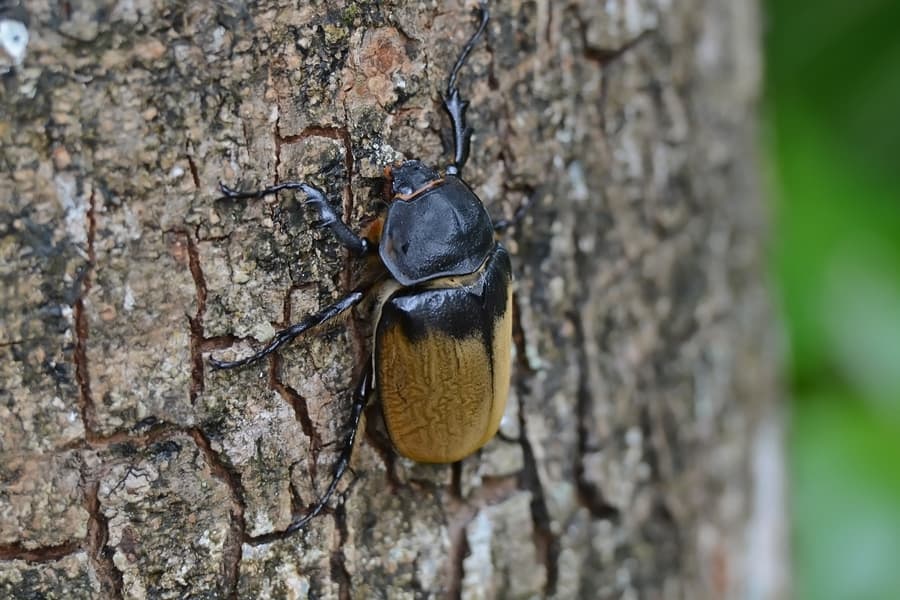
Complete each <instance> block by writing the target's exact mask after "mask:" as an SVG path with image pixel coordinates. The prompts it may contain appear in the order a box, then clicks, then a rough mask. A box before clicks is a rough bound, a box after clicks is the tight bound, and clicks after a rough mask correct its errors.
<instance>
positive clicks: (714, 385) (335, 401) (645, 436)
mask: <svg viewBox="0 0 900 600" xmlns="http://www.w3.org/2000/svg"><path fill="white" fill-rule="evenodd" d="M752 4H753V3H741V2H738V3H724V2H714V1H713V0H688V1H686V2H679V3H664V2H652V1H644V0H633V1H631V0H616V1H612V2H605V3H599V2H590V1H588V0H584V1H580V2H578V1H572V2H550V1H549V0H542V1H539V2H521V1H515V0H509V1H502V2H500V1H498V2H493V3H492V6H491V11H492V21H491V23H490V25H489V28H488V32H487V36H486V40H485V41H483V42H482V43H481V44H479V45H478V46H477V47H476V49H475V50H474V52H473V53H472V55H471V59H470V63H469V65H467V66H466V68H465V69H464V70H463V71H462V73H461V77H460V85H461V88H462V91H463V95H464V97H466V98H467V99H470V100H471V106H470V108H469V110H468V119H469V123H470V124H471V125H472V126H473V128H474V129H475V135H474V138H473V143H472V154H471V158H470V161H469V164H468V166H467V169H466V172H465V177H466V179H467V180H468V181H469V182H470V183H471V185H472V186H473V187H474V189H475V190H476V191H477V192H478V194H479V195H480V197H481V198H482V200H483V201H484V203H485V205H486V206H487V207H488V210H489V211H490V212H491V214H492V215H494V216H495V218H499V217H501V216H510V215H511V214H512V213H513V212H514V211H515V210H516V209H517V208H518V207H520V206H522V205H523V204H527V205H528V209H527V216H526V218H525V219H524V220H523V221H522V223H521V224H520V225H519V226H517V227H516V228H514V229H513V231H512V232H511V234H510V235H508V236H507V238H506V240H505V243H506V245H507V246H508V247H509V248H510V250H511V252H512V254H513V256H514V270H515V273H516V277H517V283H516V299H515V307H516V321H515V354H516V358H515V364H514V369H513V392H512V394H511V397H510V399H509V405H508V409H507V412H506V415H505V418H504V421H503V424H502V427H501V433H502V435H501V436H498V437H497V438H496V439H494V440H493V441H492V442H490V443H489V444H488V446H487V447H486V448H484V449H483V450H482V451H481V452H479V453H478V454H476V455H475V456H473V457H471V458H467V459H466V460H464V461H462V463H461V464H456V465H450V466H433V465H421V464H416V463H413V462H411V461H408V460H406V459H403V458H400V457H398V456H396V455H395V453H394V452H393V450H392V449H391V446H390V444H389V442H387V441H386V437H385V433H384V427H383V424H382V423H381V419H380V413H379V410H378V406H377V405H373V406H371V407H370V408H369V410H368V411H367V413H366V423H365V426H364V433H365V434H364V435H361V436H360V437H361V440H360V441H359V442H358V444H357V446H356V448H355V451H354V455H353V460H352V472H350V473H348V475H347V476H346V477H345V480H344V481H343V482H342V484H341V486H340V488H339V491H338V494H336V496H335V498H334V500H333V501H332V502H331V504H330V506H329V508H328V510H327V511H326V512H325V514H323V515H322V516H320V517H319V518H317V519H315V520H313V521H312V522H311V523H310V524H309V526H308V527H307V528H306V529H305V530H303V531H301V532H298V533H295V534H293V535H284V534H282V533H281V532H282V531H283V530H284V528H285V527H286V526H287V525H288V524H289V523H290V522H291V519H292V515H293V514H295V513H296V514H302V513H303V512H304V511H305V510H307V508H308V506H309V505H310V504H311V503H312V502H313V501H314V499H315V498H316V497H317V496H318V494H319V493H321V491H322V490H323V489H324V487H325V486H326V485H327V483H328V480H329V476H330V473H331V469H332V465H333V464H334V461H335V458H336V455H337V452H338V451H339V450H340V440H341V439H342V437H343V435H344V431H345V421H346V419H347V415H348V412H349V406H350V402H351V395H352V387H353V380H354V376H355V375H356V374H358V373H359V371H360V368H361V366H362V364H363V362H364V360H365V357H366V356H367V353H368V352H369V349H370V341H369V338H368V333H369V329H370V327H369V323H370V318H369V317H370V315H369V314H368V313H367V312H366V311H365V310H362V311H358V313H357V314H356V316H355V317H354V318H353V319H351V320H349V321H347V322H346V323H344V324H343V325H340V326H338V327H336V328H334V329H332V330H330V331H328V332H323V333H321V334H319V333H316V334H314V335H309V336H306V337H304V338H301V339H300V340H298V341H297V342H296V343H294V344H293V345H292V346H291V347H290V348H288V349H285V350H284V351H283V352H281V353H280V356H276V357H274V358H272V359H271V360H269V361H268V362H266V363H264V364H261V365H258V366H253V367H248V368H245V369H241V370H236V371H234V372H231V371H228V372H211V371H210V370H209V369H208V367H207V363H206V356H208V353H209V352H216V353H217V354H218V355H223V356H226V355H235V356H236V355H241V354H243V353H247V352H248V351H249V350H250V349H251V348H252V347H255V346H258V341H263V340H266V339H268V338H269V337H270V336H271V335H272V333H273V332H274V330H275V329H277V328H280V327H283V326H285V325H286V324H288V323H291V322H294V321H296V320H298V319H299V318H300V317H302V316H303V315H305V314H307V313H310V312H313V311H315V310H317V309H319V308H322V307H323V306H325V305H327V304H328V303H330V302H331V301H333V300H334V299H335V298H337V297H338V296H339V295H340V294H341V293H342V292H344V291H346V290H348V289H349V286H351V285H352V283H353V275H354V272H353V269H352V266H351V261H350V260H349V257H348V256H346V254H345V253H344V251H343V250H341V249H340V248H339V247H338V245H337V244H336V243H335V242H334V240H333V239H331V237H330V236H329V235H328V234H327V232H326V233H323V232H322V231H321V230H317V229H313V228H311V227H310V224H309V218H308V217H309V215H308V214H306V213H305V212H304V211H303V207H302V206H301V204H300V202H299V201H298V198H297V197H295V196H293V195H291V194H287V193H283V194H280V195H279V196H278V197H277V198H267V199H264V200H249V201H222V200H217V196H218V191H217V182H218V181H219V180H222V181H225V182H227V183H229V184H239V185H241V186H242V187H244V188H256V187H259V186H263V185H267V184H270V183H272V182H274V181H285V180H288V179H299V178H303V179H306V180H308V181H310V182H312V183H314V184H317V185H320V186H322V187H323V188H324V189H325V190H326V191H327V193H328V195H329V197H330V198H332V199H334V200H336V201H338V202H339V203H340V204H341V206H342V209H343V215H344V218H345V220H347V222H349V223H350V224H351V225H352V226H353V227H354V228H356V227H358V226H359V225H360V224H361V223H363V222H364V220H365V217H366V216H367V215H371V214H373V213H374V212H375V211H377V209H378V206H379V199H380V198H381V187H382V185H383V180H382V169H383V167H384V166H385V165H386V164H389V163H391V162H393V161H396V160H398V159H409V158H419V159H422V160H424V161H425V162H427V163H430V164H434V165H444V164H446V162H447V156H448V153H447V147H446V141H447V140H444V142H445V143H443V144H442V138H441V135H440V132H442V131H446V129H447V126H448V125H447V119H446V115H445V114H444V113H443V111H442V110H441V107H440V103H439V98H440V93H441V91H442V89H443V87H444V85H445V81H446V76H447V74H448V70H449V68H450V66H451V65H452V64H453V60H454V59H455V56H456V54H457V52H458V51H459V49H460V47H461V45H462V44H463V43H464V41H465V40H466V38H467V37H468V36H469V35H470V34H471V32H472V30H473V28H474V26H475V19H474V16H473V12H472V10H471V8H472V5H471V4H468V5H464V4H463V3H461V2H447V3H446V4H445V3H443V2H442V3H421V6H415V5H414V4H413V3H405V2H368V1H365V0H346V1H344V0H339V1H336V2H316V3H301V4H300V5H299V6H288V5H286V3H281V2H274V1H272V2H269V1H267V2H260V3H247V4H244V3H241V2H238V1H223V2H191V3H171V2H153V1H152V0H139V1H136V2H119V3H116V2H108V1H104V0H84V1H82V2H62V3H59V4H52V5H51V4H49V3H43V2H37V1H35V2H33V3H28V4H27V7H26V8H27V10H28V12H29V13H30V14H29V20H28V30H29V33H30V42H29V45H28V48H27V53H26V55H25V57H24V61H23V62H22V64H21V65H19V66H18V67H12V68H9V69H7V73H6V74H5V75H3V84H4V87H3V90H2V99H0V110H2V117H0V140H2V150H0V157H2V161H3V171H4V173H6V176H5V177H3V178H2V180H0V210H2V215H3V219H2V228H3V229H2V244H0V250H2V265H0V274H2V288H3V290H2V292H0V294H2V295H0V298H2V321H3V327H2V329H0V336H2V338H0V353H2V356H3V358H2V361H0V373H2V375H0V377H2V381H3V384H2V393H0V397H2V400H3V401H2V403H0V453H2V457H0V458H2V460H0V481H2V490H0V595H2V596H4V597H47V598H118V597H125V598H144V597H146V598H181V597H210V598H218V597H231V598H235V597H239V598H267V597H271V598H285V597H310V598H444V597H448V598H459V597H462V598H540V597H546V598H637V597H640V598H726V597H738V596H739V595H740V596H742V597H746V596H745V595H746V594H747V593H748V590H749V591H751V592H754V593H756V594H757V595H756V596H755V597H775V596H776V595H777V585H775V583H773V582H776V583H777V581H776V579H773V578H772V577H769V578H768V579H766V577H767V576H765V575H761V574H760V573H761V571H760V570H759V563H758V560H757V559H758V558H759V556H758V551H757V550H755V548H757V545H755V544H756V542H753V540H754V539H757V538H760V536H762V539H768V538H766V535H775V538H777V534H778V533H779V530H778V527H779V525H778V519H777V511H776V514H775V516H774V517H773V516H772V515H771V514H768V513H767V514H768V516H767V514H762V516H761V513H760V510H761V509H760V504H765V503H766V499H767V498H769V499H771V498H775V499H776V500H777V490H775V491H773V489H774V488H771V487H770V486H773V485H775V484H776V483H777V481H776V480H775V479H769V475H767V473H770V470H766V469H765V468H762V469H760V468H757V467H758V465H757V467H754V463H753V456H754V454H753V448H754V447H757V448H760V447H762V453H763V455H765V456H768V455H771V456H773V457H774V462H773V464H775V465H776V467H777V463H778V454H777V435H776V436H774V437H772V436H769V435H768V434H766V435H765V436H763V437H762V438H761V437H760V435H758V432H759V431H761V430H762V431H769V429H765V428H763V429H761V423H764V422H765V418H766V415H768V414H769V413H770V411H771V408H772V407H773V405H774V399H775V398H776V385H775V382H774V376H773V373H774V368H773V365H774V364H775V358H776V356H775V354H774V352H773V344H772V343H771V337H772V336H771V335H770V334H771V333H772V330H773V325H772V323H771V321H770V319H769V310H768V305H767V302H766V294H765V292H764V285H763V279H762V272H763V266H762V263H761V256H762V255H761V250H760V247H761V237H762V226H761V223H762V212H761V207H760V201H759V194H758V189H757V172H756V164H755V145H754V138H755V136H756V133H757V132H756V118H755V112H756V110H755V109H756V102H757V94H758V90H759V48H758V39H757V38H758V32H757V25H758V23H757V18H756V17H757V15H756V12H755V9H754V7H753V6H752ZM301 199H302V198H301ZM766 436H768V437H766ZM760 439H762V440H763V441H759V440H760ZM773 439H774V440H775V442H771V440H773ZM760 444H762V446H760ZM773 444H774V445H773ZM766 448H769V450H766ZM772 448H774V451H775V453H774V454H771V449H772ZM766 452H769V454H766ZM776 471H777V469H776ZM759 473H762V475H761V476H760V475H759ZM754 474H756V475H754ZM754 499H756V501H754ZM751 523H753V525H752V526H751ZM764 547H766V546H764ZM769 547H777V545H775V546H769ZM770 559H771V557H770ZM770 564H774V563H771V560H770Z"/></svg>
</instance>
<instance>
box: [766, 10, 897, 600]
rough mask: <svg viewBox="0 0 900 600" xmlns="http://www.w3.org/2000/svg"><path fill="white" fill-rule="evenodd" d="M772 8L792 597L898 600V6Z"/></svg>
mask: <svg viewBox="0 0 900 600" xmlns="http://www.w3.org/2000/svg"><path fill="white" fill-rule="evenodd" d="M766 8H767V11H768V12H767V16H766V21H765V22H766V52H767V65H766V66H767V86H768V87H767V98H766V116H767V131H766V132H765V138H764V144H765V151H766V154H767V160H768V167H769V170H770V173H769V174H768V175H769V180H770V181H769V183H770V184H771V185H770V192H771V193H770V206H771V211H772V216H773V219H774V231H773V232H772V237H771V240H772V241H771V245H770V249H771V265H772V274H773V279H774V283H775V287H776V293H777V301H778V302H780V303H781V307H780V308H781V310H782V314H783V316H784V319H785V321H786V327H787V330H788V334H789V365H788V370H787V373H788V384H789V386H790V393H791V403H790V427H789V440H788V442H789V452H790V457H789V458H790V480H789V485H790V487H791V490H790V499H791V509H792V515H791V516H792V527H793V529H792V532H791V533H792V536H791V540H792V544H793V559H794V565H793V566H794V582H793V583H794V593H793V597H794V598H799V599H803V600H806V599H815V600H829V599H841V600H847V599H853V600H865V599H885V600H895V599H900V118H898V112H900V2H897V0H855V1H853V2H849V1H847V0H793V1H789V2H785V1H783V0H781V1H779V0H767V7H766Z"/></svg>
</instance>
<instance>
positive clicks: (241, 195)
mask: <svg viewBox="0 0 900 600" xmlns="http://www.w3.org/2000/svg"><path fill="white" fill-rule="evenodd" d="M219 189H220V190H221V191H222V198H223V199H225V198H227V199H229V200H243V199H247V198H262V197H264V196H271V195H272V194H277V193H278V192H281V191H283V190H300V191H301V192H303V193H304V194H306V200H305V201H304V202H303V204H304V206H307V207H308V208H312V209H313V210H314V211H315V212H316V216H317V217H318V218H317V219H316V220H315V221H313V223H312V225H313V226H314V227H327V228H328V229H330V230H331V233H332V234H333V235H334V237H335V238H337V240H338V242H340V243H341V245H342V246H344V247H345V248H347V249H349V250H350V251H351V252H352V253H353V254H355V255H357V256H362V255H364V254H368V253H370V252H371V251H372V250H373V249H374V245H373V244H372V243H371V242H369V240H367V239H366V238H364V237H361V236H359V235H357V234H355V233H354V232H353V230H352V229H350V228H349V227H348V226H347V224H346V223H344V222H343V221H342V220H341V218H340V217H339V216H338V214H337V212H336V211H335V210H334V207H333V206H331V204H330V203H329V202H328V200H326V198H325V194H324V192H322V190H320V189H319V188H317V187H315V186H312V185H309V184H308V183H305V182H303V181H285V182H284V183H279V184H277V185H273V186H270V187H267V188H263V189H261V190H255V191H252V192H241V191H238V190H235V189H233V188H230V187H228V186H227V185H225V184H224V183H221V182H220V183H219Z"/></svg>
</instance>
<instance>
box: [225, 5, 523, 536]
mask: <svg viewBox="0 0 900 600" xmlns="http://www.w3.org/2000/svg"><path fill="white" fill-rule="evenodd" d="M479 16H480V23H479V25H478V27H477V29H476V31H475V32H474V33H473V34H472V36H471V37H470V38H469V40H468V41H467V42H466V44H465V46H463V48H462V51H461V52H460V55H459V57H458V58H457V60H456V63H455V65H454V66H453V69H452V70H451V71H450V77H449V79H448V83H447V89H446V92H445V94H444V97H443V105H444V108H445V110H446V111H447V113H448V114H449V116H450V121H451V126H452V138H453V146H454V155H453V161H452V162H451V163H450V164H449V165H448V166H447V167H446V168H445V169H444V171H443V173H440V172H438V171H437V170H435V169H433V168H431V167H429V166H427V165H425V164H424V163H423V162H421V161H419V160H408V161H405V162H403V163H401V164H398V165H394V166H391V167H387V168H386V169H385V173H386V175H387V178H388V180H389V181H390V191H391V194H392V199H391V201H390V203H389V204H388V207H387V211H386V214H385V215H384V217H383V221H379V223H378V224H379V227H373V228H370V229H369V230H368V231H367V232H365V233H364V234H363V235H359V234H356V233H355V232H353V231H352V230H351V229H350V228H349V227H348V226H347V225H346V224H345V223H344V222H343V221H342V220H341V219H340V218H339V216H338V215H337V213H336V211H335V209H334V208H333V207H332V206H331V204H329V202H328V201H327V200H326V199H325V195H324V194H323V192H322V191H321V190H319V189H318V188H316V187H314V186H312V185H309V184H307V183H305V182H302V181H290V182H284V183H280V184H278V185H274V186H272V187H268V188H265V189H262V190H258V191H252V192H242V191H237V190H235V189H232V188H229V187H227V186H225V185H224V184H220V186H221V190H222V193H223V198H225V199H246V198H261V197H263V196H266V195H269V194H275V193H277V192H279V191H282V190H299V191H301V192H303V193H304V194H305V195H306V198H307V199H306V200H305V205H306V206H307V207H309V208H310V209H312V210H313V211H314V212H315V214H316V216H317V219H318V222H317V224H318V225H320V226H322V227H325V228H328V229H329V230H330V231H331V233H332V234H334V236H335V238H337V240H338V242H340V243H341V244H342V245H343V246H345V247H346V248H348V249H349V250H350V252H351V253H352V254H353V255H354V256H356V257H358V258H363V257H368V258H370V259H375V262H377V263H378V270H379V271H380V275H379V276H377V277H375V278H372V280H369V281H366V282H364V283H362V284H360V285H358V286H357V287H356V288H355V289H354V290H353V291H351V292H350V293H349V294H347V295H346V296H345V297H343V298H341V299H340V300H338V301H337V302H335V303H334V304H332V305H331V306H328V307H327V308H325V309H324V310H322V311H320V312H318V313H316V314H314V315H311V316H308V317H307V318H305V319H303V320H302V321H300V322H299V323H297V324H295V325H292V326H290V327H288V328H286V329H284V330H282V331H279V332H278V333H276V335H275V336H274V338H273V339H272V340H271V341H270V342H269V343H268V344H267V345H266V346H265V347H263V348H262V349H261V350H259V351H257V352H256V353H254V354H252V355H250V356H247V357H244V358H241V359H239V360H234V361H223V360H219V359H217V358H212V357H210V359H209V360H210V363H211V364H212V367H213V368H214V369H231V368H234V367H240V366H242V365H247V364H250V363H253V362H256V361H258V360H260V359H262V358H264V357H266V356H268V355H269V354H271V353H272V352H275V351H276V350H278V349H279V348H281V347H282V346H284V345H285V344H287V343H289V342H291V341H292V340H294V339H295V338H296V337H297V336H299V335H301V334H302V333H304V332H305V331H308V330H310V329H312V328H315V327H319V326H321V325H323V324H326V323H328V322H329V321H331V320H332V319H335V318H336V317H338V316H340V315H342V314H345V313H347V311H350V310H351V309H353V307H355V306H356V305H357V304H359V303H360V302H361V301H362V300H363V299H365V298H370V299H373V300H374V302H373V306H374V309H373V315H374V327H373V332H374V334H373V338H374V339H373V344H372V346H373V347H372V355H371V359H370V360H369V361H367V364H366V365H365V368H364V369H363V373H362V375H361V377H360V380H359V382H358V384H357V385H356V387H355V391H354V399H353V405H352V409H351V415H350V420H349V423H348V432H347V434H346V439H345V440H344V446H343V447H342V450H341V454H340V457H339V459H338V461H337V463H336V465H335V468H334V474H333V477H332V480H331V482H330V484H329V486H328V488H327V489H326V491H325V493H324V494H323V495H322V496H321V498H319V500H318V501H317V502H316V504H315V505H314V506H313V507H312V508H311V509H310V510H309V512H308V513H307V514H306V515H305V516H303V517H302V518H299V519H295V520H294V521H293V522H292V523H291V525H290V526H289V527H288V528H287V530H286V533H288V532H292V531H296V530H297V529H300V528H301V527H303V526H304V525H305V524H306V523H307V522H309V520H310V519H312V518H313V517H315V516H316V515H318V514H319V513H320V512H321V511H322V509H323V508H324V507H325V505H326V503H327V502H328V500H329V498H330V497H331V495H332V494H333V493H334V491H335V489H336V487H337V484H338V481H339V480H340V478H341V476H342V475H343V474H344V472H345V471H346V470H347V468H348V465H349V462H350V456H351V453H352V450H353V444H354V440H355V437H356V433H357V430H358V428H359V422H360V418H361V415H362V413H363V410H364V408H365V406H366V404H367V402H368V400H369V398H370V397H371V396H372V395H373V394H376V395H377V397H378V398H379V400H380V401H381V405H382V411H383V415H384V422H385V426H386V429H387V431H388V434H389V436H390V438H391V441H392V443H393V444H394V446H395V448H396V449H397V451H398V452H400V454H402V455H404V456H406V457H408V458H411V459H412V460H415V461H417V462H424V463H452V462H455V461H458V460H461V459H463V458H465V457H466V456H469V455H470V454H472V453H473V452H475V451H476V450H478V449H480V448H481V447H482V446H484V445H485V444H486V443H487V442H488V441H489V440H490V439H491V438H492V437H493V436H494V434H495V433H496V432H497V430H498V428H499V426H500V419H501V417H502V416H503V411H504V407H505V406H506V400H507V396H508V394H509V385H510V368H511V364H510V363H511V356H510V354H511V346H512V269H511V265H510V259H509V255H508V253H507V251H506V250H505V249H504V248H503V246H502V245H501V244H500V243H499V242H498V241H497V239H496V235H495V234H496V233H498V232H501V231H503V230H504V229H506V228H507V227H508V226H510V225H511V224H513V222H514V220H502V221H498V222H496V223H494V222H492V220H491V217H490V215H489V214H488V212H487V210H486V209H485V207H484V205H483V204H482V203H481V200H480V199H479V198H478V196H476V195H475V192H473V191H472V189H471V188H470V187H469V186H468V185H467V184H466V182H465V181H464V180H463V179H462V170H463V167H464V166H465V164H466V159H467V158H468V154H469V140H470V137H471V135H472V129H471V128H469V127H467V126H466V122H465V110H466V107H467V105H468V103H467V102H465V101H464V100H462V98H461V97H460V93H459V88H458V87H457V75H458V73H459V70H460V69H461V68H462V66H463V65H464V64H465V62H466V58H467V57H468V55H469V53H470V52H471V51H472V48H473V47H474V46H475V44H476V43H477V41H478V39H479V38H480V37H481V35H482V34H483V33H484V30H485V28H486V26H487V23H488V18H489V14H488V10H487V7H486V6H485V4H484V3H482V4H481V5H480V9H479ZM518 216H521V214H519V215H518ZM379 230H380V231H379Z"/></svg>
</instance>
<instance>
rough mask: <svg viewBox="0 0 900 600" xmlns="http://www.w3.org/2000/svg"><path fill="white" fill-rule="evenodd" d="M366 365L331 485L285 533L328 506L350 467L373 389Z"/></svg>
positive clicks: (368, 367)
mask: <svg viewBox="0 0 900 600" xmlns="http://www.w3.org/2000/svg"><path fill="white" fill-rule="evenodd" d="M366 364H367V366H366V369H365V371H364V372H363V375H362V377H361V378H360V381H359V384H358V385H357V387H356V391H355V392H354V395H353V406H352V407H351V409H350V419H349V421H348V423H347V434H346V435H347V437H346V438H344V447H343V448H341V455H340V457H338V461H337V463H335V465H334V474H333V475H332V478H331V483H329V484H328V488H327V489H326V490H325V493H324V494H322V496H321V497H320V498H319V499H318V500H317V501H316V503H315V505H313V507H312V509H310V511H309V512H308V513H306V514H305V515H303V517H301V518H300V519H297V520H295V521H293V522H292V523H291V524H290V525H289V526H288V528H287V529H286V530H285V533H292V532H294V531H297V530H298V529H301V528H302V527H303V526H304V525H306V524H307V523H309V522H310V521H311V520H312V519H314V518H315V517H316V516H317V515H318V514H319V513H321V512H322V509H324V508H325V505H326V504H328V500H330V499H331V496H332V495H333V494H334V491H335V490H336V489H337V486H338V483H339V482H340V480H341V477H343V476H344V473H346V472H347V468H348V467H349V466H350V457H351V455H352V454H353V444H354V442H355V441H356V433H357V431H358V430H359V421H360V419H361V418H362V414H363V411H364V410H365V408H366V404H368V402H369V398H370V397H371V395H372V390H373V389H374V387H375V386H374V378H373V375H372V360H371V359H369V360H368V361H366Z"/></svg>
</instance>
